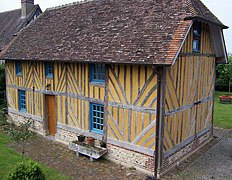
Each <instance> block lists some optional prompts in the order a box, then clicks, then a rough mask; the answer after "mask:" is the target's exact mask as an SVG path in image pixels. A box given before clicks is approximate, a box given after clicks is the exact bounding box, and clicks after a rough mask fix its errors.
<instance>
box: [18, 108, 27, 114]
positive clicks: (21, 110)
mask: <svg viewBox="0 0 232 180" xmlns="http://www.w3.org/2000/svg"><path fill="white" fill-rule="evenodd" d="M19 112H22V113H26V112H27V110H26V109H20V110H19Z"/></svg>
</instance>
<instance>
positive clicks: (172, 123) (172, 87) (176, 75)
mask: <svg viewBox="0 0 232 180" xmlns="http://www.w3.org/2000/svg"><path fill="white" fill-rule="evenodd" d="M192 39H193V29H191V31H190V33H189V35H188V37H187V39H186V42H185V43H184V45H183V48H182V50H181V53H180V55H179V57H178V59H177V61H176V62H175V64H174V65H173V66H171V67H170V68H168V69H167V71H166V92H165V94H166V95H165V98H166V104H165V118H164V131H163V134H164V139H163V142H162V143H163V158H164V162H163V169H164V170H165V169H166V168H167V166H171V165H172V164H174V163H176V162H178V161H180V160H181V159H182V158H183V157H184V156H185V155H186V154H189V153H190V152H191V151H193V150H195V149H196V148H198V147H199V146H200V144H201V143H204V142H206V141H207V140H209V139H210V138H212V123H213V100H214V86H215V53H214V50H213V48H212V44H211V37H210V32H209V26H208V25H206V24H202V35H201V51H200V53H193V52H192ZM204 136H206V138H204ZM199 139H204V140H199ZM199 142H201V143H199ZM186 147H188V148H187V150H186ZM183 149H185V150H183Z"/></svg>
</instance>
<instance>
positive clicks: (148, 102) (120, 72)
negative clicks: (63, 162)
mask: <svg viewBox="0 0 232 180" xmlns="http://www.w3.org/2000/svg"><path fill="white" fill-rule="evenodd" d="M107 67H109V70H108V75H107V79H108V81H107V82H106V83H105V84H106V86H107V87H105V86H104V85H99V84H95V83H90V82H89V69H90V68H89V64H83V63H63V62H55V63H54V76H53V78H52V79H47V78H46V77H45V63H44V62H34V61H23V63H22V69H23V72H22V76H21V77H19V76H16V74H15V72H16V70H15V61H7V63H6V71H7V96H8V107H9V114H10V115H11V117H12V118H13V119H16V117H18V116H20V117H22V116H24V117H31V118H33V119H34V120H35V121H36V122H38V123H40V124H41V125H40V126H38V127H40V128H42V129H39V128H37V132H40V133H41V132H43V133H44V134H46V131H47V120H46V114H47V113H46V108H45V94H53V95H55V96H56V120H57V134H56V139H57V140H59V141H62V142H69V141H72V140H74V139H76V138H77V137H76V135H78V134H80V133H83V134H85V135H87V136H93V137H95V138H96V139H97V140H101V139H102V138H106V139H107V142H108V147H109V153H108V156H107V158H108V159H111V160H115V161H120V162H122V163H123V162H124V163H125V164H128V165H129V166H135V167H138V168H141V169H143V170H145V171H150V172H152V171H153V169H154V163H153V159H154V158H153V155H154V150H155V129H156V127H155V125H156V106H157V75H156V73H155V69H153V68H152V67H151V66H150V67H149V66H139V65H133V66H132V65H110V66H107ZM48 85H49V86H48ZM18 89H23V90H26V97H27V113H22V112H19V111H18ZM106 89H107V91H106ZM91 102H94V103H100V104H105V103H106V104H107V107H106V108H105V113H107V117H108V118H107V119H105V120H104V121H106V128H105V130H104V134H103V135H101V134H96V133H93V132H91V131H90V115H89V114H90V113H89V109H90V108H89V104H90V103H91ZM16 115H17V116H16ZM104 136H106V137H104ZM96 143H98V142H96ZM122 152H126V153H122ZM138 159H141V160H138ZM144 159H145V160H144ZM147 164H149V166H148V165H147Z"/></svg>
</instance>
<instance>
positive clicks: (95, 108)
mask: <svg viewBox="0 0 232 180" xmlns="http://www.w3.org/2000/svg"><path fill="white" fill-rule="evenodd" d="M91 107H92V108H91V110H92V112H91V113H92V126H91V127H92V130H94V131H96V132H99V133H103V117H104V112H103V111H102V110H104V107H103V105H101V104H91Z"/></svg>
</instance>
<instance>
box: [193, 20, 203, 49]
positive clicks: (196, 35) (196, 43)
mask: <svg viewBox="0 0 232 180" xmlns="http://www.w3.org/2000/svg"><path fill="white" fill-rule="evenodd" d="M200 50H201V23H199V22H197V23H195V24H194V26H193V51H194V52H200Z"/></svg>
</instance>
